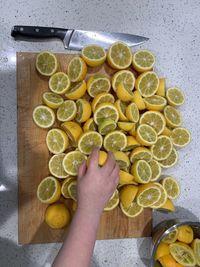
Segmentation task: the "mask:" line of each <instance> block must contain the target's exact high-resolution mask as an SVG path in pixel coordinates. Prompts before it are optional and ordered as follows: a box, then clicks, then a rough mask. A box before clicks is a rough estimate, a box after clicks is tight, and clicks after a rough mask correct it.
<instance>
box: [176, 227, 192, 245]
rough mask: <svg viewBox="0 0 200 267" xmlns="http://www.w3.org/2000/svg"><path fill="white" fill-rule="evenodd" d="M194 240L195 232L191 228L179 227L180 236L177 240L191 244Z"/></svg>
mask: <svg viewBox="0 0 200 267" xmlns="http://www.w3.org/2000/svg"><path fill="white" fill-rule="evenodd" d="M193 238H194V232H193V229H192V227H191V226H189V225H181V226H179V227H178V236H177V239H178V241H180V242H183V243H186V244H190V243H192V241H193Z"/></svg>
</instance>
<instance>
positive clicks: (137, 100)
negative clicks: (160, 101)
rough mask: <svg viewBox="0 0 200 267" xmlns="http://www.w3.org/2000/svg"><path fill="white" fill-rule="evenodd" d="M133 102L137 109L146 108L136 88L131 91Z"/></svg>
mask: <svg viewBox="0 0 200 267" xmlns="http://www.w3.org/2000/svg"><path fill="white" fill-rule="evenodd" d="M133 102H134V103H135V104H136V106H137V107H138V109H139V110H144V109H145V108H146V106H145V102H144V99H143V97H142V96H141V94H140V92H139V91H137V90H135V91H134V92H133Z"/></svg>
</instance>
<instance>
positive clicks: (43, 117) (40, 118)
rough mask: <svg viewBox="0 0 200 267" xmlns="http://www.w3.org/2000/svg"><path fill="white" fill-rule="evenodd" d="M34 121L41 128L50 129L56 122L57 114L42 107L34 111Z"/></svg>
mask: <svg viewBox="0 0 200 267" xmlns="http://www.w3.org/2000/svg"><path fill="white" fill-rule="evenodd" d="M33 120H34V122H35V124H36V125H37V126H39V127H40V128H50V127H51V126H52V125H53V124H54V122H55V114H54V112H53V110H52V109H51V108H49V107H46V106H43V105H40V106H37V107H36V108H34V110H33Z"/></svg>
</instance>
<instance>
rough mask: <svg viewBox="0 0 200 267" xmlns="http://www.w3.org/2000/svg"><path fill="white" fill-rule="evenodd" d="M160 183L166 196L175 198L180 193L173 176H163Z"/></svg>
mask: <svg viewBox="0 0 200 267" xmlns="http://www.w3.org/2000/svg"><path fill="white" fill-rule="evenodd" d="M161 184H162V186H163V187H164V188H165V190H166V192H167V195H168V198H170V199H176V198H177V197H178V196H179V195H180V185H179V183H178V182H177V181H176V179H174V178H173V177H171V176H169V177H165V178H164V179H163V180H162V181H161Z"/></svg>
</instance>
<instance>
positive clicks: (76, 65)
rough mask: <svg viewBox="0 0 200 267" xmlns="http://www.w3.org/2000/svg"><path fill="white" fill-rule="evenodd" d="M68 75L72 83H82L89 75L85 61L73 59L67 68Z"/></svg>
mask: <svg viewBox="0 0 200 267" xmlns="http://www.w3.org/2000/svg"><path fill="white" fill-rule="evenodd" d="M67 73H68V75H69V79H70V81H71V82H80V81H82V80H83V79H84V78H85V75H86V73H87V66H86V64H85V61H84V60H83V59H82V58H80V57H78V56H75V57H73V58H72V59H71V60H70V62H69V65H68V67H67Z"/></svg>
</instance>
